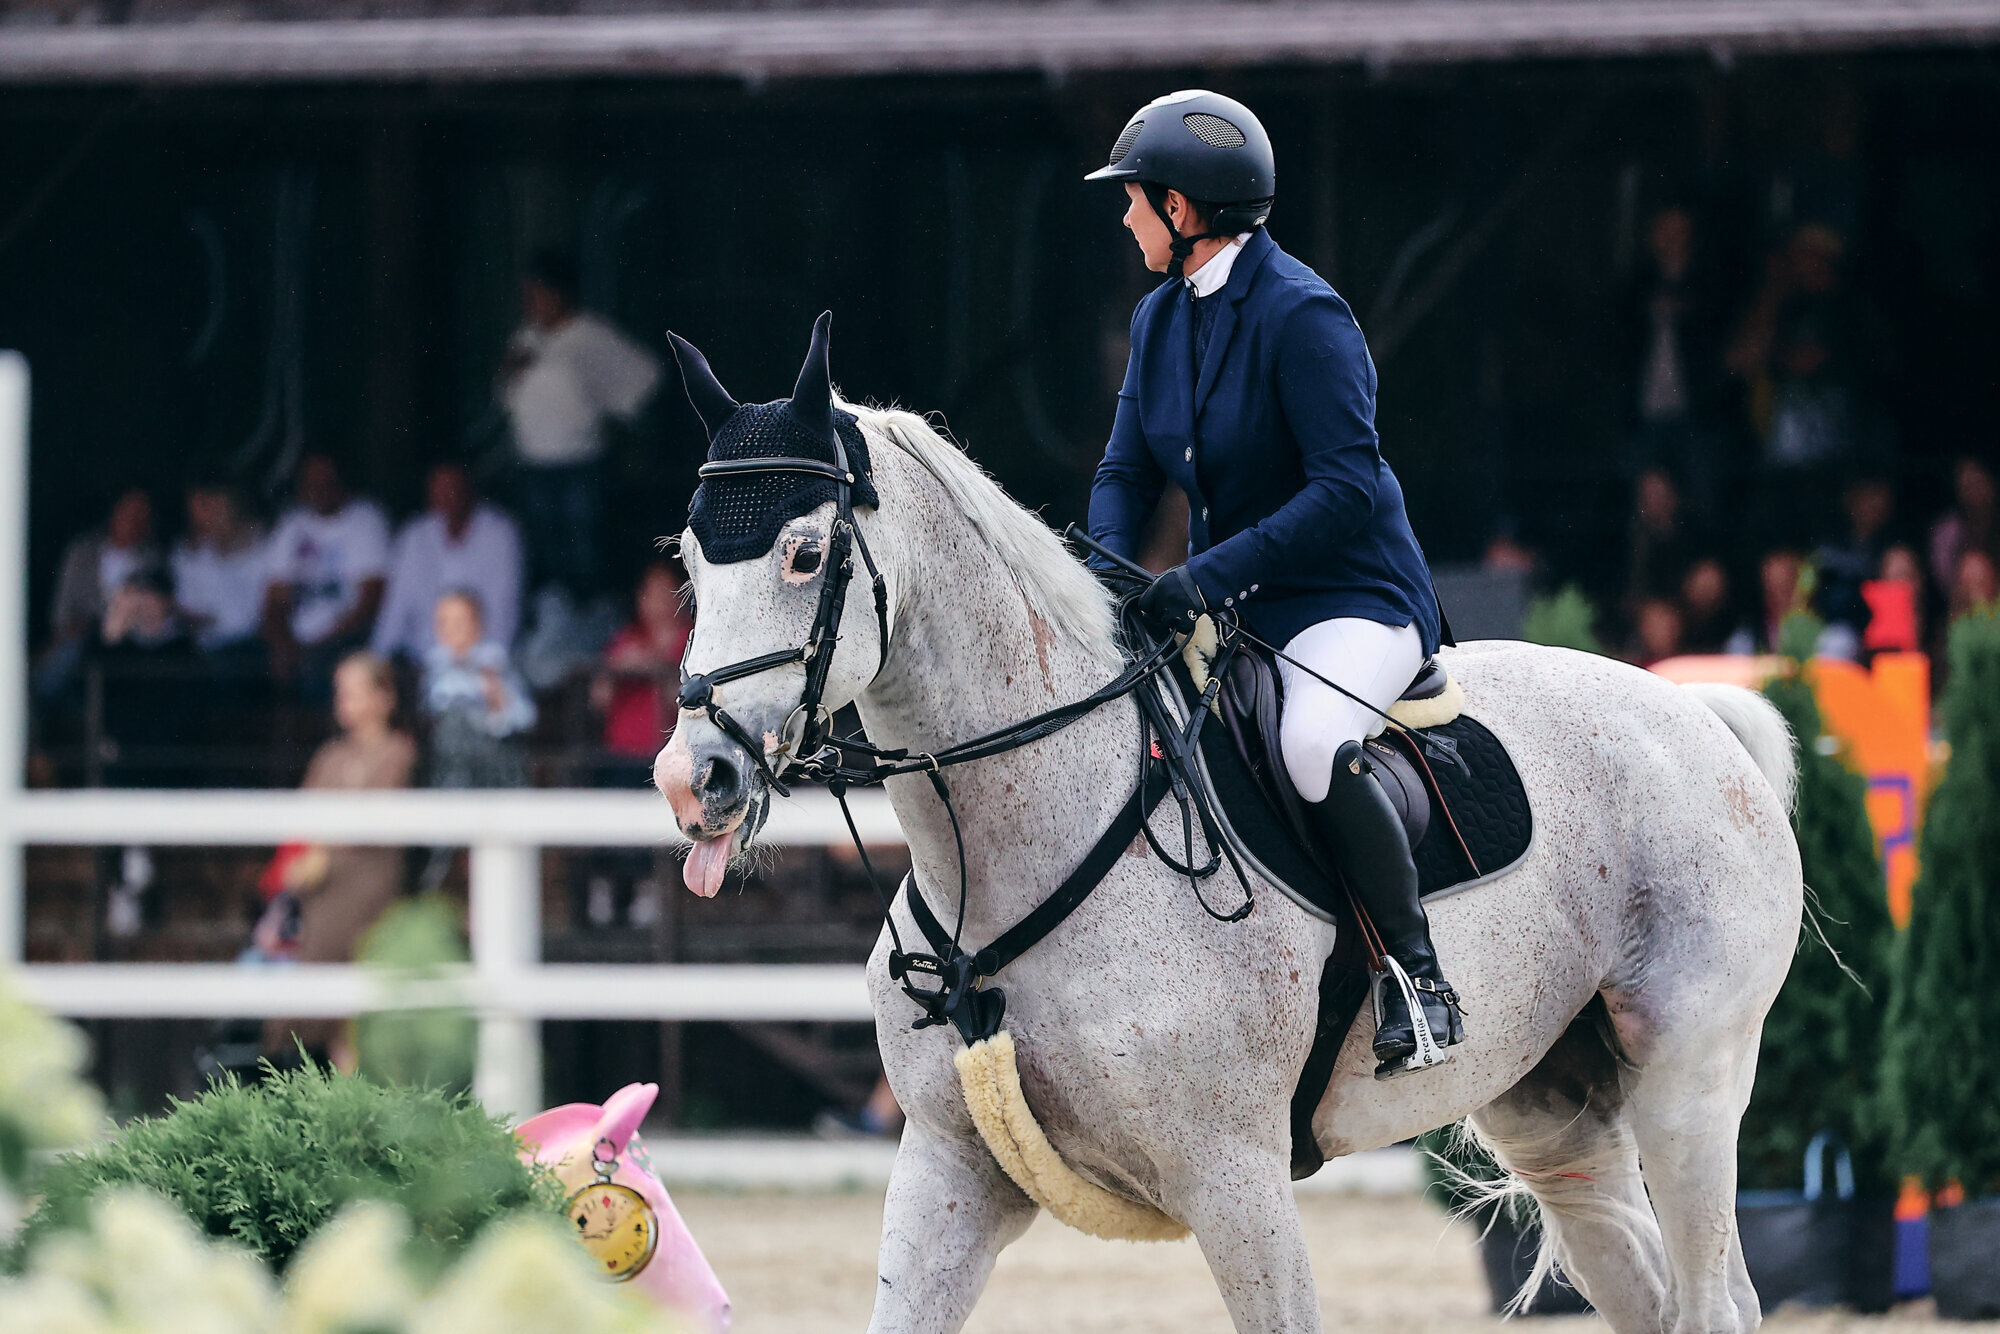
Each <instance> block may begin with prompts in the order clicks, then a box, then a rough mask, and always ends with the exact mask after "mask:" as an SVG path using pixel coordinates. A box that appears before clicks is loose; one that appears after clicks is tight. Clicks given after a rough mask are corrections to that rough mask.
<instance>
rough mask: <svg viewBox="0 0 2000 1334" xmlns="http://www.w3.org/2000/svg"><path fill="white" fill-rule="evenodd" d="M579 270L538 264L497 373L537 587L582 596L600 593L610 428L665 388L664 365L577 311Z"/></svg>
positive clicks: (552, 256)
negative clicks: (546, 584)
mask: <svg viewBox="0 0 2000 1334" xmlns="http://www.w3.org/2000/svg"><path fill="white" fill-rule="evenodd" d="M576 294H577V287H576V270H575V267H574V266H573V265H571V264H570V263H569V261H568V260H567V259H566V258H565V257H564V256H562V255H560V254H557V253H555V252H553V251H544V252H542V253H541V254H539V255H537V256H536V257H535V261H534V264H533V265H532V266H531V268H530V269H529V273H528V277H527V280H526V281H525V282H524V283H523V285H522V314H523V317H524V322H523V324H522V326H521V328H520V330H519V332H517V333H516V334H515V335H514V338H513V341H512V342H511V343H510V344H508V348H507V360H506V363H505V364H504V365H503V366H502V367H501V371H500V394H501V400H502V402H504V403H505V404H506V407H507V414H508V416H509V418H510V419H511V420H512V422H513V426H514V445H515V448H516V449H517V450H518V452H519V461H520V464H521V512H522V518H523V520H524V521H525V523H526V524H527V529H528V543H529V550H530V551H531V552H532V554H533V555H534V558H535V561H536V565H537V568H538V570H539V571H540V572H541V577H543V578H545V579H549V580H553V581H555V582H557V583H561V584H563V585H565V586H566V587H568V588H569V590H570V592H571V593H573V594H576V595H578V596H580V597H581V596H587V595H589V594H591V593H593V592H595V591H597V584H598V559H597V534H598V529H599V528H600V526H601V524H602V516H603V512H604V494H603V492H604V479H603V464H602V459H603V455H604V422H605V420H606V419H607V418H617V419H618V420H620V421H624V422H630V421H632V420H633V419H635V418H636V417H637V416H638V415H639V410H640V409H641V408H642V407H644V406H645V404H646V400H647V399H648V398H649V397H651V396H652V393H653V388H654V386H655V385H657V384H658V383H659V379H660V363H659V361H658V360H657V359H656V358H655V357H654V356H653V355H652V354H651V353H650V352H648V351H646V350H645V349H644V348H642V347H639V346H638V345H636V344H634V343H633V342H632V341H631V340H629V339H627V338H626V337H625V336H624V335H623V334H621V333H619V332H618V331H617V330H616V329H614V328H612V327H611V325H610V324H608V323H606V322H605V321H603V320H601V319H599V318H597V317H596V316H595V315H590V314H587V313H585V312H583V311H581V310H579V309H577V304H576Z"/></svg>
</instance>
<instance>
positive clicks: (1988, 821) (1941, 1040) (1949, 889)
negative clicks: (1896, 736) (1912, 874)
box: [1882, 610, 2000, 1195]
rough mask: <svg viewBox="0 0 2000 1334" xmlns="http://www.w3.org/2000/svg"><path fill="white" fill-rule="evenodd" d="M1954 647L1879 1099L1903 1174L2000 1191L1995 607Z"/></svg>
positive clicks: (1999, 627)
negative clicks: (1938, 765)
mask: <svg viewBox="0 0 2000 1334" xmlns="http://www.w3.org/2000/svg"><path fill="white" fill-rule="evenodd" d="M1947 652H1948V655H1949V662H1950V665H1951V677H1950V680H1949V681H1948V682H1947V684H1946V689H1945V697H1944V702H1943V714H1944V726H1945V736H1946V738H1947V739H1948V740H1949V741H1950V742H1951V759H1950V762H1949V763H1948V764H1947V766H1946V768H1945V772H1944V776H1943V778H1942V779H1941V780H1940V781H1939V783H1938V786H1937V790H1936V791H1935V792H1934V793H1933V794H1932V795H1931V800H1930V805H1929V807H1928V809H1927V810H1926V811H1925V814H1924V827H1923V834H1922V839H1921V842H1920V843H1919V846H1918V871H1917V883H1916V886H1915V889H1914V890H1913V892H1912V900H1913V906H1912V911H1911V915H1910V926H1909V929H1908V930H1907V931H1905V932H1903V933H1902V936H1901V938H1900V939H1899V940H1898V941H1897V942H1896V948H1895V951H1894V954H1893V959H1892V965H1891V974H1892V978H1893V982H1892V985H1891V988H1890V992H1889V1018H1888V1041H1887V1045H1886V1048H1885V1059H1884V1061H1883V1072H1882V1084H1883V1102H1884V1106H1885V1110H1886V1115H1887V1119H1888V1130H1889V1136H1890V1144H1891V1155H1892V1160H1893V1163H1894V1166H1895V1167H1896V1169H1897V1170H1898V1171H1901V1172H1907V1173H1912V1174H1914V1175H1917V1176H1920V1177H1922V1178H1923V1179H1924V1181H1925V1183H1926V1184H1927V1185H1930V1186H1932V1187H1937V1186H1942V1185H1944V1184H1946V1183H1948V1182H1952V1181H1956V1182H1959V1183H1961V1184H1962V1185H1963V1186H1964V1187H1965V1189H1966V1192H1967V1193H1968V1194H1970V1195H1986V1194H1994V1193H2000V617H1996V615H1995V613H1994V612H1993V611H1991V610H1988V611H1986V612H1983V613H1975V614H1972V615H1968V616H1964V617H1961V618H1960V619H1959V621H1958V622H1957V624H1955V625H1953V626H1952V628H1951V638H1950V646H1949V648H1948V650H1947Z"/></svg>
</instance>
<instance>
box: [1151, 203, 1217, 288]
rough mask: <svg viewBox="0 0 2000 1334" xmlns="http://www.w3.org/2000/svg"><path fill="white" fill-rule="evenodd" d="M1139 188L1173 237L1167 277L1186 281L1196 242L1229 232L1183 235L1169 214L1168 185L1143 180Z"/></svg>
mask: <svg viewBox="0 0 2000 1334" xmlns="http://www.w3.org/2000/svg"><path fill="white" fill-rule="evenodd" d="M1139 188H1140V189H1141V190H1143V191H1145V193H1146V202H1147V203H1149V204H1151V205H1152V206H1153V212H1155V213H1157V214H1159V215H1160V221H1161V222H1162V223H1164V224H1166V228H1167V235H1168V236H1171V237H1172V238H1173V240H1172V241H1171V242H1169V243H1168V248H1169V249H1170V250H1171V251H1172V252H1173V258H1172V259H1170V260H1168V261H1167V277H1169V278H1171V279H1173V280H1174V281H1175V282H1182V281H1185V280H1186V278H1187V274H1186V272H1185V270H1186V268H1187V262H1188V258H1189V256H1191V255H1193V254H1194V247H1195V242H1197V241H1217V240H1222V239H1224V238H1226V237H1227V236H1228V235H1229V233H1227V232H1198V233H1196V234H1195V235H1193V236H1182V235H1181V231H1180V228H1178V227H1176V226H1174V220H1173V219H1172V218H1171V217H1169V216H1167V187H1166V186H1164V185H1159V184H1156V183H1155V182H1152V181H1141V182H1140V183H1139Z"/></svg>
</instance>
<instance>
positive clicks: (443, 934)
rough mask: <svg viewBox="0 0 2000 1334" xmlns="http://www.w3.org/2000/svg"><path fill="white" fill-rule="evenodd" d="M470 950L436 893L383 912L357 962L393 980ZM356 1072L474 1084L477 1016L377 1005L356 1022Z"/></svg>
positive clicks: (418, 975)
mask: <svg viewBox="0 0 2000 1334" xmlns="http://www.w3.org/2000/svg"><path fill="white" fill-rule="evenodd" d="M469 957H470V956H469V955H468V954H467V952H466V948H465V938H464V936H463V934H462V932H461V930H460V926H459V920H458V913H457V910H456V909H454V908H453V907H452V905H451V904H449V903H447V902H446V901H445V900H444V898H443V897H442V896H441V895H437V894H426V895H422V896H420V897H418V898H414V899H405V900H404V901H403V902H401V903H398V904H397V905H395V906H394V907H392V908H390V909H389V911H388V912H386V913H384V914H383V915H382V919H381V920H380V921H379V922H377V923H376V924H375V925H374V926H373V927H372V928H370V929H369V932H368V934H367V936H366V937H364V938H363V940H362V942H361V950H360V953H359V955H358V958H359V960H360V962H361V963H362V964H364V965H366V966H368V967H371V968H377V969H380V970H382V971H384V972H385V973H387V974H388V975H389V977H390V987H389V990H390V994H391V995H392V996H393V995H394V994H395V989H396V986H397V984H399V983H403V982H422V981H425V980H432V979H436V978H437V977H439V976H441V975H442V974H443V973H444V971H445V970H446V969H447V968H448V967H450V966H451V965H453V964H463V963H465V962H466V961H467V959H468V958H469ZM354 1039H355V1041H354V1045H355V1049H356V1052H357V1054H358V1055H359V1056H360V1058H361V1073H362V1074H363V1075H365V1076H367V1077H368V1078H370V1079H373V1080H376V1081H377V1082H379V1083H384V1084H427V1085H429V1086H430V1087H432V1088H439V1089H444V1090H446V1091H448V1092H453V1093H457V1092H463V1091H465V1090H467V1089H469V1088H471V1087H472V1072H473V1064H474V1060H475V1058H476V1055H477V1052H478V1047H479V1021H478V1020H477V1019H476V1018H474V1017H473V1015H472V1013H471V1011H469V1010H464V1009H459V1008H455V1007H429V1008H421V1009H410V1010H395V1009H391V1010H377V1011H374V1012H373V1013H370V1014H364V1015H362V1016H361V1018H360V1019H358V1020H356V1021H355V1025H354Z"/></svg>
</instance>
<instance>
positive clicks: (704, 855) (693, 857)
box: [681, 834, 736, 899]
mask: <svg viewBox="0 0 2000 1334" xmlns="http://www.w3.org/2000/svg"><path fill="white" fill-rule="evenodd" d="M735 842H736V836H735V835H734V834H723V835H722V836H721V837H719V838H711V839H704V840H703V841H702V842H700V843H696V844H695V845H694V846H693V847H690V848H689V849H688V855H687V863H686V864H685V865H683V866H682V867H681V878H682V879H683V880H685V881H686V882H687V887H688V888H689V889H691V890H693V891H694V892H695V893H697V894H699V895H701V896H702V897H703V898H705V899H712V898H714V897H715V895H716V891H717V890H719V889H721V888H722V873H723V871H724V870H726V869H728V866H729V849H730V848H731V847H732V846H734V845H735Z"/></svg>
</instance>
